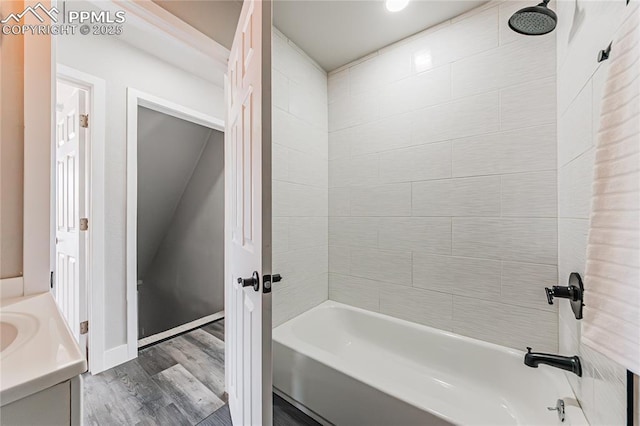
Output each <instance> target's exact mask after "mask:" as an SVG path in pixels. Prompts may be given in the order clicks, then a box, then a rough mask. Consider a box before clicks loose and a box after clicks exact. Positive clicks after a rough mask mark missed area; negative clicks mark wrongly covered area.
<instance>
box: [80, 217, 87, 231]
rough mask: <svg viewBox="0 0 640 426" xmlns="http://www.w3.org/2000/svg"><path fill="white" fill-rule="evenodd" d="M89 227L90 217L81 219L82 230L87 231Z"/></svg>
mask: <svg viewBox="0 0 640 426" xmlns="http://www.w3.org/2000/svg"><path fill="white" fill-rule="evenodd" d="M88 229H89V219H88V218H86V217H83V218H82V219H80V230H81V231H86V230H88Z"/></svg>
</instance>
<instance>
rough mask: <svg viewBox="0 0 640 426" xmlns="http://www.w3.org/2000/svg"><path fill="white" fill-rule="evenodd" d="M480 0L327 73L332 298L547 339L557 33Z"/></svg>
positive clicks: (550, 343) (488, 335) (446, 324)
mask: <svg viewBox="0 0 640 426" xmlns="http://www.w3.org/2000/svg"><path fill="white" fill-rule="evenodd" d="M522 5H523V3H520V2H518V3H514V2H509V3H502V4H499V3H496V2H493V3H489V4H488V5H486V6H484V7H481V8H479V9H476V10H474V11H472V12H470V13H468V14H465V15H463V16H460V17H458V18H455V19H454V20H452V21H449V22H445V23H443V24H441V25H439V26H437V27H435V28H432V29H429V30H427V31H425V32H423V33H420V34H418V35H416V36H413V37H411V38H410V39H407V40H403V41H401V42H399V43H396V44H393V45H391V46H388V47H386V48H384V49H382V50H380V51H378V52H376V53H374V54H372V55H370V56H368V57H366V58H364V59H363V60H360V61H356V62H354V63H352V64H349V65H347V66H345V67H343V68H342V69H338V70H336V71H335V72H331V73H330V74H329V298H330V299H333V300H336V301H339V302H344V303H348V304H351V305H355V306H359V307H362V308H365V309H369V310H373V311H377V312H382V313H384V314H388V315H392V316H395V317H398V318H402V319H407V320H410V321H414V322H418V323H421V324H426V325H429V326H434V327H437V328H440V329H444V330H450V331H453V332H456V333H459V334H463V335H466V336H471V337H475V338H479V339H483V340H486V341H489V342H494V343H498V344H501V345H505V346H510V347H514V348H518V349H524V348H525V347H526V346H532V347H533V348H534V350H541V351H554V352H555V351H557V349H558V314H557V310H556V307H557V305H553V306H550V305H548V304H547V302H546V298H545V294H544V287H545V286H549V285H553V284H555V283H556V280H557V192H556V148H557V147H556V79H555V76H556V39H555V34H554V33H552V34H550V35H548V36H545V37H526V36H520V35H518V34H516V33H514V32H512V31H510V30H509V29H508V27H507V19H508V17H509V16H510V15H511V14H512V13H513V12H514V11H515V10H516V9H517V8H518V7H522Z"/></svg>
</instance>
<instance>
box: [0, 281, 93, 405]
mask: <svg viewBox="0 0 640 426" xmlns="http://www.w3.org/2000/svg"><path fill="white" fill-rule="evenodd" d="M86 369H87V363H86V361H85V359H84V354H83V353H82V351H81V350H80V347H79V346H78V344H77V343H76V341H75V339H74V337H73V335H72V334H71V331H70V330H69V327H67V325H66V323H65V321H64V319H63V318H62V315H61V314H60V311H59V310H58V307H57V306H56V304H55V301H54V300H53V297H52V296H51V294H50V293H48V292H47V293H42V294H38V295H33V296H25V297H16V298H13V299H3V300H0V371H2V374H0V405H2V406H4V405H6V404H10V403H11V402H13V401H17V400H18V399H21V398H24V397H26V396H29V395H32V394H34V393H36V392H39V391H41V390H44V389H47V388H49V387H51V386H54V385H56V384H58V383H62V382H64V381H65V380H68V379H70V378H72V377H74V376H77V375H79V374H81V373H83V372H84V371H86Z"/></svg>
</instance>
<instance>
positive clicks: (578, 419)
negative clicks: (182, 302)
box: [272, 300, 589, 426]
mask: <svg viewBox="0 0 640 426" xmlns="http://www.w3.org/2000/svg"><path fill="white" fill-rule="evenodd" d="M336 308H337V309H345V310H350V311H355V312H357V313H360V314H362V315H365V316H373V317H376V318H379V319H381V320H383V321H390V322H392V323H396V324H398V325H400V326H402V327H409V328H412V329H414V330H418V331H426V332H429V333H434V334H438V335H441V336H446V337H447V338H452V339H455V340H457V341H460V342H463V343H467V344H470V345H476V346H480V347H483V348H486V349H489V350H495V351H499V352H501V353H503V354H506V355H508V356H512V357H520V358H521V357H523V356H524V351H521V350H518V349H514V348H508V347H506V346H502V345H499V344H496V343H491V342H487V341H484V340H480V339H475V338H473V337H468V336H463V335H460V334H456V333H453V332H451V331H447V330H441V329H438V328H435V327H431V326H428V325H424V324H418V323H414V322H411V321H407V320H404V319H401V318H396V317H392V316H390V315H386V314H382V313H380V312H374V311H369V310H367V309H363V308H359V307H357V306H351V305H347V304H344V303H340V302H336V301H334V300H326V301H324V302H322V303H320V304H319V305H316V306H315V307H313V308H311V309H309V310H307V311H305V312H303V313H301V314H300V315H297V316H296V317H294V318H291V319H290V320H288V321H286V322H284V323H283V324H280V325H279V326H278V327H275V328H274V329H273V336H272V339H273V341H274V343H278V344H281V345H283V346H285V347H287V348H288V349H290V350H293V351H296V352H298V353H300V354H302V355H304V356H306V357H309V358H311V359H313V360H315V361H316V362H319V363H322V364H324V365H326V366H327V367H329V368H332V369H335V370H336V371H338V372H340V373H342V374H345V375H347V376H350V377H352V378H354V379H356V380H358V381H360V382H362V383H363V384H365V385H367V386H370V387H373V388H375V389H378V390H380V391H382V392H384V393H387V394H388V395H390V396H391V397H393V398H396V399H399V400H401V401H403V402H405V403H407V404H410V405H412V406H414V407H416V408H418V409H420V410H423V411H427V412H429V413H431V414H433V415H435V416H438V417H440V418H441V419H444V420H446V421H448V422H451V423H453V424H457V421H456V419H453V418H451V416H448V415H446V414H444V413H441V412H439V411H437V410H435V409H433V408H429V407H426V406H424V405H422V404H419V403H417V402H416V401H413V400H411V399H410V398H407V397H406V395H405V394H404V392H399V391H397V390H396V389H381V387H380V384H379V383H376V382H375V381H374V380H371V379H370V378H369V377H363V376H364V375H363V374H360V373H358V372H354V371H353V370H352V369H350V368H349V365H348V364H347V363H344V362H339V357H338V356H336V355H333V354H330V355H331V356H330V357H329V356H327V354H325V353H323V352H322V351H320V350H318V349H316V348H314V347H313V346H312V345H311V344H309V343H307V342H305V341H303V340H301V339H300V338H298V337H297V336H296V335H295V334H294V333H293V331H292V327H293V326H294V325H295V324H296V322H298V321H300V320H301V318H303V317H304V316H306V315H310V313H311V312H313V311H318V310H330V309H336ZM328 358H329V359H328ZM330 358H334V359H335V360H336V361H338V362H331V359H330ZM274 362H277V360H275V359H274ZM540 369H541V370H545V373H544V374H545V375H546V376H547V379H548V380H550V381H552V383H553V384H554V386H555V387H556V388H557V389H558V390H559V391H560V392H559V396H558V398H562V399H564V401H565V409H566V415H567V419H568V420H569V422H568V423H562V424H569V425H572V426H573V425H586V426H588V425H589V423H588V421H587V420H586V417H585V414H584V412H583V410H582V408H581V407H580V405H579V402H578V399H577V397H576V396H575V392H574V390H573V388H572V386H571V384H570V382H569V380H568V378H567V377H566V375H565V374H564V373H562V372H556V371H552V370H551V367H546V366H542V367H540ZM546 370H549V371H546ZM280 392H282V391H280ZM290 398H291V397H290ZM299 403H300V404H302V405H304V404H303V403H302V402H299ZM308 409H309V410H312V408H310V407H308Z"/></svg>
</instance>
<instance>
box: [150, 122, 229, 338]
mask: <svg viewBox="0 0 640 426" xmlns="http://www.w3.org/2000/svg"><path fill="white" fill-rule="evenodd" d="M223 152H224V143H223V134H222V133H221V132H218V131H212V132H211V136H210V137H209V139H208V141H207V143H206V145H205V147H204V150H203V151H202V155H201V156H200V159H199V160H198V163H197V165H196V167H195V169H194V171H193V175H192V176H191V179H190V180H189V182H188V184H187V186H186V188H185V190H184V193H183V194H182V198H181V199H180V201H179V203H178V205H177V208H176V210H175V213H174V215H173V218H172V219H171V222H170V224H169V225H168V227H167V228H166V229H165V232H166V233H165V235H164V237H163V238H162V241H161V243H160V245H159V247H158V249H157V252H156V253H155V256H154V257H153V260H152V261H151V264H150V266H149V268H148V269H147V270H146V272H145V273H144V282H143V284H142V286H141V287H140V291H139V293H138V296H139V297H138V300H139V321H138V323H139V336H140V337H145V336H149V335H152V334H156V333H159V332H161V331H165V330H167V329H169V328H172V327H176V326H178V325H181V324H184V323H187V322H189V321H193V320H196V319H199V318H202V317H204V316H206V315H210V314H214V313H216V312H219V311H222V310H224V285H223V284H224V282H223V278H224V154H223Z"/></svg>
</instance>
